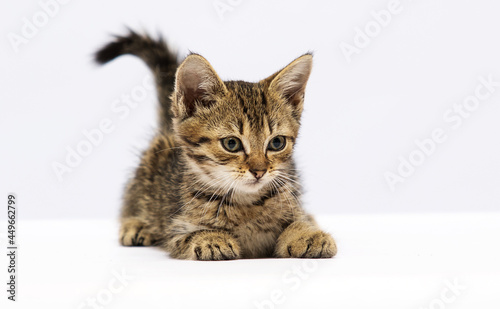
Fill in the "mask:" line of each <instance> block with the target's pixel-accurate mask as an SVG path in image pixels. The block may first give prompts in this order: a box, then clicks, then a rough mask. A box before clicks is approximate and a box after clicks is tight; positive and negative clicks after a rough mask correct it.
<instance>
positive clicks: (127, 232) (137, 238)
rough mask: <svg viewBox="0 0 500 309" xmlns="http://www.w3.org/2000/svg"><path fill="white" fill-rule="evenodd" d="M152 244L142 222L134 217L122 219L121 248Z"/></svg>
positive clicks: (150, 234) (152, 241) (149, 233)
mask: <svg viewBox="0 0 500 309" xmlns="http://www.w3.org/2000/svg"><path fill="white" fill-rule="evenodd" d="M154 242H155V241H154V238H153V235H152V233H151V232H150V231H149V230H148V228H147V227H146V223H145V222H144V221H143V220H141V219H139V218H134V217H132V218H125V219H122V224H121V228H120V243H121V244H122V245H123V246H151V245H153V244H154Z"/></svg>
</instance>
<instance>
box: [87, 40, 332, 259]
mask: <svg viewBox="0 0 500 309" xmlns="http://www.w3.org/2000/svg"><path fill="white" fill-rule="evenodd" d="M124 54H131V55H135V56H137V57H139V58H141V59H142V60H143V61H144V62H146V64H147V65H148V66H149V68H150V69H151V70H152V71H153V73H154V76H155V80H156V84H157V89H158V98H159V101H160V120H159V121H160V126H159V129H158V132H157V133H156V136H155V137H154V139H153V140H152V142H151V145H150V146H149V148H148V149H147V150H146V151H145V152H144V154H143V156H142V159H141V162H140V165H139V167H138V168H137V170H136V173H135V176H134V178H133V179H132V180H131V181H130V182H129V184H128V186H127V188H126V192H125V197H124V204H123V209H122V214H121V230H120V241H121V244H122V245H124V246H150V245H157V246H161V247H162V248H164V249H165V250H166V251H168V252H169V253H170V256H172V257H174V258H178V259H191V260H228V259H238V258H260V257H280V258H290V257H292V258H329V257H333V256H334V255H335V254H336V252H337V248H336V245H335V242H334V240H333V238H332V237H331V236H330V235H329V234H327V233H325V232H323V231H321V230H320V229H319V227H318V226H317V224H316V222H315V221H314V219H313V218H312V217H311V216H310V215H308V214H306V213H305V212H304V210H303V209H302V205H301V202H300V196H301V192H300V190H301V188H300V183H299V177H298V175H297V171H296V169H295V164H294V161H293V159H292V153H293V148H294V145H295V142H296V138H297V134H298V131H299V125H300V116H301V113H302V108H303V103H304V91H305V87H306V83H307V80H308V78H309V74H310V72H311V67H312V55H311V54H305V55H303V56H301V57H299V58H297V59H295V60H294V61H293V62H291V63H290V64H289V65H288V66H286V67H285V68H284V69H282V70H280V71H279V72H277V73H275V74H273V75H271V76H270V77H268V78H266V79H263V80H261V81H260V82H258V83H248V82H244V81H225V82H224V81H222V80H221V79H220V78H219V76H218V75H217V73H216V72H215V70H214V69H213V68H212V66H211V65H210V63H209V62H208V61H207V60H206V59H205V58H203V57H202V56H200V55H198V54H194V53H192V54H190V55H188V56H187V57H186V58H185V59H184V61H182V62H180V63H179V62H178V61H177V56H176V55H175V54H174V53H172V52H171V51H170V50H169V48H168V47H167V45H166V44H165V42H164V41H163V40H162V39H159V40H153V39H151V38H150V37H149V36H146V35H138V34H137V33H135V32H132V31H131V32H130V33H129V34H128V35H127V36H122V37H116V40H115V41H113V42H111V43H109V44H108V45H106V46H105V47H103V48H102V49H101V50H99V51H98V52H97V53H96V61H97V62H98V63H100V64H104V63H106V62H108V61H111V60H113V59H114V58H116V57H118V56H120V55H124Z"/></svg>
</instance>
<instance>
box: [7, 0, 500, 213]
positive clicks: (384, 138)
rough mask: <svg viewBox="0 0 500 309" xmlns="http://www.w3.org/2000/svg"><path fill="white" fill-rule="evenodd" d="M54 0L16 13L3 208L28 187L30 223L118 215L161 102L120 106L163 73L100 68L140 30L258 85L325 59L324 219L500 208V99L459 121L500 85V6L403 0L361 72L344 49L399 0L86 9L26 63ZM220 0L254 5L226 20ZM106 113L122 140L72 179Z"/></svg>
mask: <svg viewBox="0 0 500 309" xmlns="http://www.w3.org/2000/svg"><path fill="white" fill-rule="evenodd" d="M39 1H40V0H25V1H3V2H2V8H1V9H0V37H1V38H2V39H1V40H0V53H1V57H0V68H1V69H0V85H2V86H1V91H0V132H2V133H0V147H1V152H0V171H1V176H2V177H0V198H1V197H3V196H5V194H6V193H7V192H9V191H14V192H16V193H18V195H19V198H20V199H21V200H22V201H23V202H24V204H23V211H22V214H23V218H34V219H37V218H46V219H53V218H104V219H106V218H115V217H116V216H117V213H118V211H119V200H120V197H121V195H122V190H123V186H124V184H125V182H126V180H127V178H128V176H129V175H130V173H131V171H132V170H133V168H134V167H135V166H136V165H137V163H138V157H137V154H138V153H139V152H140V150H142V149H143V147H144V146H145V145H146V144H147V141H148V138H149V137H150V136H151V134H152V133H151V132H152V127H154V126H155V124H154V121H155V120H156V114H155V112H156V103H155V100H154V97H155V94H154V93H152V92H148V97H147V98H146V99H145V100H144V101H142V102H140V103H139V104H138V106H137V107H136V108H135V109H130V113H129V114H128V116H126V117H124V118H120V117H119V116H120V114H117V113H115V112H113V110H112V109H111V104H112V103H113V101H115V100H119V99H120V97H121V96H122V95H124V94H130V93H131V91H132V90H133V89H134V87H136V86H140V85H141V83H142V81H143V79H144V77H145V76H148V74H149V73H148V71H147V69H146V67H145V66H144V65H143V64H142V63H141V62H140V61H139V60H137V59H133V58H132V57H129V58H127V57H124V58H122V59H120V60H118V61H116V62H114V63H112V64H109V65H108V66H106V67H103V68H96V67H95V66H94V65H93V63H92V61H91V54H92V53H93V52H94V51H95V50H96V49H97V48H98V47H100V46H101V45H102V44H104V43H105V42H107V41H108V40H109V39H110V37H111V36H110V34H111V33H123V32H124V28H125V27H124V26H125V25H127V26H131V27H133V28H135V29H145V30H147V31H149V32H151V33H157V32H161V33H163V34H164V35H165V37H166V38H167V39H168V40H169V42H171V43H172V44H173V46H175V47H177V48H178V49H179V52H180V54H181V55H185V54H186V53H187V51H188V50H193V51H196V52H198V53H201V54H202V55H204V56H205V57H206V58H207V59H208V60H209V61H210V62H211V63H212V65H213V66H214V68H215V69H216V70H217V71H218V72H219V73H220V75H221V77H222V78H224V79H244V80H250V81H256V80H259V79H261V78H264V77H267V76H268V75H270V74H272V73H273V72H274V71H276V70H278V69H279V68H281V67H283V66H284V65H286V64H287V63H288V62H290V61H291V60H292V59H294V58H295V57H297V56H299V55H301V54H302V53H304V52H306V51H309V50H313V51H314V52H315V59H314V69H313V72H312V75H311V79H310V82H309V84H308V89H307V94H306V103H305V113H304V117H303V126H302V131H301V136H300V138H299V140H298V143H299V144H298V147H297V160H298V165H299V167H300V168H301V170H302V173H303V175H304V180H305V181H304V183H305V187H306V189H307V196H306V198H305V200H306V203H307V208H308V209H310V210H311V211H313V212H316V213H330V214H334V213H372V212H381V213H387V212H400V213H401V212H420V211H422V212H434V211H435V212H444V211H447V212H448V211H449V212H453V211H464V210H468V211H479V210H499V209H500V190H498V188H499V187H500V177H499V175H500V160H499V159H498V158H500V142H499V139H498V132H500V122H499V121H498V118H499V115H500V96H499V92H498V91H497V92H496V93H494V94H493V95H492V96H491V98H490V99H488V100H485V101H482V102H481V104H480V106H479V107H478V109H477V110H476V111H475V112H473V113H471V115H470V116H469V117H468V118H467V119H465V120H464V123H463V125H462V126H460V127H459V128H458V129H453V128H451V127H450V123H446V122H445V121H444V120H443V115H444V113H445V112H446V110H448V109H449V108H451V107H452V106H453V104H454V103H460V102H462V101H463V99H464V98H465V97H466V96H468V95H470V94H473V92H474V90H475V87H476V86H477V84H478V81H477V78H478V76H486V75H488V74H492V75H493V77H494V78H495V79H496V80H500V62H499V58H498V55H500V40H499V39H498V29H500V18H498V12H499V10H500V2H498V1H491V0H475V1H465V0H461V1H457V0H443V1H435V0H418V1H417V0H413V1H410V0H401V1H400V2H401V7H402V8H403V9H402V11H401V12H400V13H399V14H397V15H394V16H393V17H392V19H391V22H390V23H389V24H388V25H387V26H386V27H384V28H383V29H382V30H381V32H380V34H379V35H378V36H376V37H374V38H373V39H372V40H371V42H370V44H369V45H368V46H367V47H366V48H363V49H362V50H361V52H360V54H356V55H353V57H352V61H351V62H350V63H348V62H347V61H346V58H345V57H344V55H343V54H342V52H341V50H340V48H339V44H340V43H341V42H346V43H349V44H353V39H354V35H355V32H356V30H355V29H356V28H364V27H365V26H366V25H367V24H368V23H369V22H371V21H373V17H372V15H371V14H370V12H372V11H380V10H382V9H387V7H388V4H389V3H390V2H391V1H392V0H376V1H374V0H362V1H340V0H339V1H302V0H294V1H292V0H286V1H284V0H283V1H268V0H252V1H238V0H208V1H207V0H190V1H159V0H143V1H119V0H110V1H98V0H88V1H76V0H73V1H68V2H69V3H68V4H66V5H64V6H61V7H60V9H59V11H58V13H57V14H56V15H55V16H54V17H51V18H50V20H49V21H48V23H47V25H46V26H44V27H43V28H40V31H39V32H38V33H37V34H36V36H35V37H33V38H32V39H29V42H28V44H26V45H21V46H20V49H19V52H18V53H16V52H14V50H13V48H12V46H11V45H10V43H9V40H8V37H7V35H8V34H9V33H17V34H19V33H20V31H21V28H22V27H23V24H24V22H23V18H25V17H26V18H28V19H31V18H32V17H33V16H34V15H35V14H37V12H39V11H40V10H41V8H40V6H39ZM41 1H43V2H45V1H48V0H41ZM216 2H219V3H220V2H222V3H233V4H234V3H239V4H238V5H235V6H234V7H233V9H232V10H231V11H228V12H227V13H226V14H225V15H224V19H223V20H221V19H220V18H219V15H218V14H217V12H216V10H215V9H214V3H216ZM123 104H124V103H122V105H123ZM104 118H109V119H110V120H112V121H113V124H114V125H115V130H114V131H113V132H112V133H110V134H107V135H106V136H105V137H104V140H103V142H102V143H101V144H100V145H99V146H97V147H95V149H93V151H92V153H91V154H90V155H89V156H87V157H85V158H84V160H83V162H82V163H81V164H80V165H78V166H77V167H75V168H74V169H73V171H72V172H71V173H67V174H64V177H63V180H62V181H61V182H59V181H58V179H57V177H56V175H55V173H54V172H53V170H52V164H53V162H64V159H65V156H66V154H67V150H66V147H72V148H74V147H76V145H77V144H78V143H79V142H81V141H82V140H84V136H83V134H82V131H83V130H92V129H94V128H96V127H97V126H98V124H99V122H100V121H101V120H102V119H104ZM437 127H442V128H443V129H445V130H446V133H447V134H448V136H449V137H448V139H447V140H446V142H444V143H443V144H441V145H439V147H438V149H437V150H436V151H435V153H434V154H432V155H431V156H430V157H428V158H427V159H426V160H425V162H424V163H423V164H422V165H421V166H419V167H417V168H416V171H415V173H414V174H413V175H412V176H411V177H408V178H407V180H406V181H405V182H404V183H401V184H398V185H397V189H396V191H395V192H392V191H390V189H389V187H388V185H387V184H386V182H385V180H384V173H385V172H386V171H395V170H396V169H397V166H398V163H399V159H398V157H399V156H403V157H405V158H407V157H408V156H409V155H410V153H411V152H412V151H413V150H414V149H415V145H414V140H415V139H424V138H428V137H429V136H430V134H431V132H432V131H433V130H434V129H435V128H437ZM4 216H5V214H4V212H3V211H2V212H0V218H4Z"/></svg>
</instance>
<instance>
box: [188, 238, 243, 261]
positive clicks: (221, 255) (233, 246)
mask: <svg viewBox="0 0 500 309" xmlns="http://www.w3.org/2000/svg"><path fill="white" fill-rule="evenodd" d="M191 249H192V253H193V259H195V260H203V261H217V260H234V259H237V258H239V257H240V247H239V245H238V243H237V242H236V240H235V239H234V237H233V236H231V235H229V234H228V233H226V232H219V231H207V232H201V233H199V234H197V235H195V236H193V238H192V240H191Z"/></svg>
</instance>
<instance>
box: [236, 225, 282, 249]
mask: <svg viewBox="0 0 500 309" xmlns="http://www.w3.org/2000/svg"><path fill="white" fill-rule="evenodd" d="M281 231H282V229H281V227H280V226H279V225H277V224H276V222H274V223H271V222H262V221H261V222H258V220H252V221H250V222H248V223H245V224H241V225H239V226H237V227H235V228H234V229H233V230H232V234H233V235H234V236H236V237H237V239H238V243H239V245H240V247H241V249H242V251H243V252H242V255H243V257H244V258H259V257H270V256H271V255H272V253H273V251H274V247H275V245H276V240H277V238H278V236H279V235H280V233H281Z"/></svg>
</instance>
